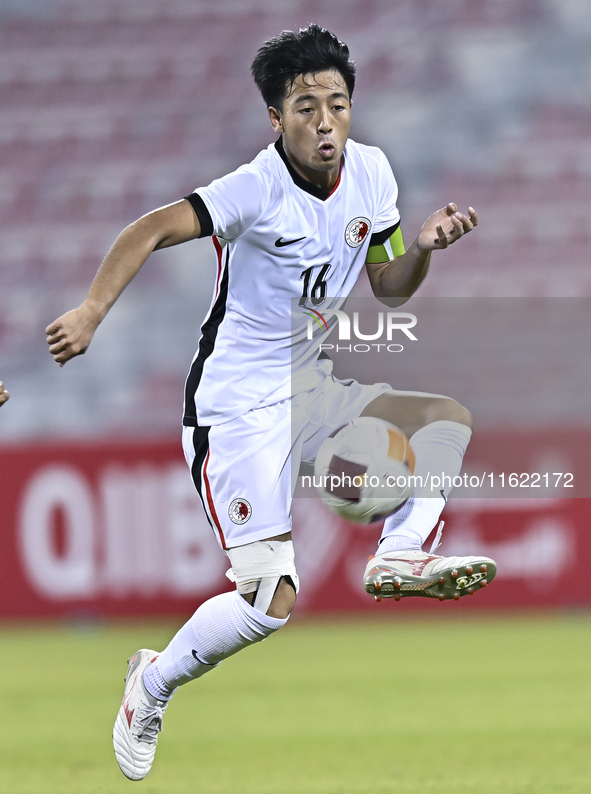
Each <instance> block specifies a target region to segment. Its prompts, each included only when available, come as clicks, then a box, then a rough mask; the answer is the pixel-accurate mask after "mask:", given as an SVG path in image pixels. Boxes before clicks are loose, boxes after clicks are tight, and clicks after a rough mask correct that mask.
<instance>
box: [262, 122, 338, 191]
mask: <svg viewBox="0 0 591 794" xmlns="http://www.w3.org/2000/svg"><path fill="white" fill-rule="evenodd" d="M275 148H276V149H277V153H278V154H279V157H281V159H282V160H283V162H284V163H285V167H286V168H287V170H288V171H289V175H290V176H291V178H292V179H293V181H294V183H295V184H296V185H297V187H299V188H300V189H301V190H305V191H306V193H309V194H310V195H311V196H314V197H315V198H317V199H320V201H326V199H327V198H329V197H330V196H332V194H333V193H334V192H335V190H336V189H337V188H338V186H339V185H340V183H341V173H342V171H343V159H344V156H343V157H341V163H340V166H339V176H338V178H337V181H336V183H335V186H334V187H333V188H332V190H325V189H324V188H321V187H317V186H316V185H313V184H312V183H311V182H308V180H307V179H304V177H302V176H300V175H299V174H298V172H297V171H296V170H295V168H294V167H293V166H292V164H291V163H290V162H289V160H288V159H287V155H286V154H285V149H284V148H283V136H280V137H279V138H278V139H277V140H276V141H275Z"/></svg>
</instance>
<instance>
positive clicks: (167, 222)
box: [45, 199, 201, 366]
mask: <svg viewBox="0 0 591 794" xmlns="http://www.w3.org/2000/svg"><path fill="white" fill-rule="evenodd" d="M200 235H201V225H200V223H199V219H198V217H197V215H196V213H195V211H194V210H193V207H192V206H191V204H190V203H189V202H188V201H187V200H185V199H182V200H181V201H177V202H175V203H174V204H169V205H167V206H166V207H161V208H160V209H157V210H154V211H153V212H149V213H148V214H147V215H144V216H143V217H141V218H139V220H137V221H135V222H134V223H132V224H130V225H129V226H127V227H126V228H125V229H123V231H122V232H121V234H120V235H119V236H118V237H117V239H116V240H115V242H114V243H113V246H112V247H111V249H110V251H109V252H108V254H107V255H106V256H105V258H104V260H103V262H102V264H101V266H100V268H99V269H98V272H97V274H96V276H95V277H94V280H93V282H92V284H91V286H90V290H89V292H88V297H87V298H86V300H85V301H84V303H82V305H81V306H79V307H78V308H77V309H73V310H72V311H69V312H66V314H62V316H61V317H58V319H57V320H55V321H54V322H53V323H51V325H48V326H47V328H46V329H45V333H46V334H47V344H48V345H49V352H50V353H51V355H52V356H53V358H54V359H55V361H57V363H58V364H59V365H60V366H63V365H64V364H65V363H66V361H69V360H70V359H71V358H74V357H75V356H79V355H81V354H82V353H84V352H85V351H86V349H87V348H88V345H89V344H90V342H91V340H92V337H93V336H94V333H95V331H96V329H97V328H98V326H99V325H100V323H101V322H102V321H103V319H104V318H105V316H106V315H107V313H108V311H109V309H110V308H111V306H112V305H113V304H114V303H115V301H116V300H117V298H118V297H119V295H121V293H122V292H123V290H124V289H125V287H126V286H127V285H128V284H129V282H130V281H131V280H132V279H133V277H134V276H135V275H136V273H137V272H138V271H139V270H140V268H141V267H142V265H143V264H144V262H145V261H146V259H147V258H148V257H149V256H150V254H151V253H152V251H157V250H158V249H160V248H169V247H170V246H172V245H179V243H185V242H187V241H188V240H194V239H195V238H197V237H199V236H200Z"/></svg>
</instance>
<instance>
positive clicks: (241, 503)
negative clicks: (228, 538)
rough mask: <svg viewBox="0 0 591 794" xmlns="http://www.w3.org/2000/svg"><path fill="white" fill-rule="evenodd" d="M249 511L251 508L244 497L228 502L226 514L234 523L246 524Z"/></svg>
mask: <svg viewBox="0 0 591 794" xmlns="http://www.w3.org/2000/svg"><path fill="white" fill-rule="evenodd" d="M251 513H252V508H251V506H250V504H249V503H248V502H247V501H246V499H234V501H232V502H230V507H229V508H228V515H229V516H230V520H231V521H233V522H234V523H235V524H246V522H247V521H248V519H249V518H250V515H251Z"/></svg>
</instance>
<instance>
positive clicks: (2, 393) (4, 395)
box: [0, 380, 10, 405]
mask: <svg viewBox="0 0 591 794" xmlns="http://www.w3.org/2000/svg"><path fill="white" fill-rule="evenodd" d="M9 399H10V394H9V392H7V391H6V389H5V388H4V384H3V383H2V381H1V380H0V405H4V403H5V402H7V401H8V400H9Z"/></svg>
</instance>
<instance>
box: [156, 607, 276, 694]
mask: <svg viewBox="0 0 591 794" xmlns="http://www.w3.org/2000/svg"><path fill="white" fill-rule="evenodd" d="M286 623H287V618H285V620H282V619H280V618H272V617H269V615H265V614H263V613H262V612H259V611H258V609H255V608H254V607H251V606H250V604H248V603H247V602H246V601H245V600H244V599H243V598H242V596H241V595H239V594H238V593H237V592H236V591H234V592H232V593H222V595H218V596H215V597H214V598H210V599H209V601H206V602H205V603H204V604H202V605H201V606H200V607H199V609H198V610H197V611H196V612H195V614H194V615H193V616H192V617H191V618H190V619H189V620H188V621H187V623H185V625H184V626H183V627H182V628H181V629H180V630H179V631H178V632H177V633H176V634H175V636H174V637H173V638H172V640H171V641H170V643H169V644H168V645H167V647H166V648H165V649H164V650H163V651H162V653H161V654H160V656H159V657H158V659H157V660H156V661H155V662H154V664H152V665H150V667H148V668H147V670H146V674H147V673H148V671H149V670H151V668H152V667H153V668H156V669H155V670H154V671H153V674H150V676H147V675H144V684H146V688H148V686H150V685H152V686H153V685H154V679H155V678H157V677H158V674H159V675H160V676H161V678H162V680H163V681H164V683H165V684H166V685H167V686H168V690H169V691H170V693H171V694H172V690H174V689H175V687H177V686H180V685H181V684H186V683H187V682H188V681H192V680H193V679H194V678H200V677H201V676H202V675H204V674H205V673H207V672H209V670H213V668H214V667H216V666H217V665H218V664H219V663H220V662H221V661H223V660H224V659H227V658H228V656H232V655H233V654H235V653H237V652H238V651H240V650H242V648H246V647H248V646H249V645H253V644H254V643H255V642H260V641H261V640H264V639H265V637H268V636H269V635H270V634H272V633H273V632H274V631H277V629H280V628H281V627H282V626H284V625H285V624H286ZM146 678H147V679H148V680H147V683H146ZM148 691H150V690H148ZM160 691H161V692H162V690H160ZM151 694H153V693H151ZM157 696H158V697H160V698H161V699H164V698H162V694H160V695H157ZM168 697H170V695H168Z"/></svg>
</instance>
